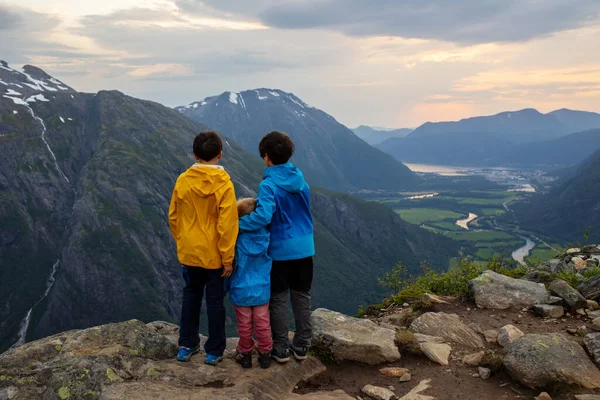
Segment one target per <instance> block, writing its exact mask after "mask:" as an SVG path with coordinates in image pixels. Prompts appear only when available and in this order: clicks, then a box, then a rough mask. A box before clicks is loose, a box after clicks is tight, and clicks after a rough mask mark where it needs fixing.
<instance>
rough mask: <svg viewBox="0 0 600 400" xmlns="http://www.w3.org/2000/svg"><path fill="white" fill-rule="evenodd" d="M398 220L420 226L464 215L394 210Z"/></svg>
mask: <svg viewBox="0 0 600 400" xmlns="http://www.w3.org/2000/svg"><path fill="white" fill-rule="evenodd" d="M395 211H396V213H397V214H398V215H400V218H402V219H403V220H405V221H406V222H408V223H410V224H415V225H421V224H422V223H423V222H426V221H429V222H432V221H442V220H444V219H459V218H462V217H464V216H465V215H464V214H459V213H457V212H454V211H448V210H439V209H435V208H405V209H398V210H395Z"/></svg>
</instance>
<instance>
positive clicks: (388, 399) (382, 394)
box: [362, 385, 396, 400]
mask: <svg viewBox="0 0 600 400" xmlns="http://www.w3.org/2000/svg"><path fill="white" fill-rule="evenodd" d="M362 392H363V393H364V394H366V395H367V396H369V397H371V398H373V399H376V400H392V399H395V398H396V394H395V393H394V392H392V391H391V390H390V389H387V388H383V387H379V386H373V385H365V386H364V387H363V388H362Z"/></svg>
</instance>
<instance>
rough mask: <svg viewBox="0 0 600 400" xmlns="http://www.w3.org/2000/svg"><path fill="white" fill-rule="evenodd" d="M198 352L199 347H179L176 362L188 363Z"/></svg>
mask: <svg viewBox="0 0 600 400" xmlns="http://www.w3.org/2000/svg"><path fill="white" fill-rule="evenodd" d="M199 351H200V346H196V347H184V346H181V347H180V348H179V353H177V361H183V362H186V361H190V358H191V357H192V356H193V355H194V354H196V353H198V352H199Z"/></svg>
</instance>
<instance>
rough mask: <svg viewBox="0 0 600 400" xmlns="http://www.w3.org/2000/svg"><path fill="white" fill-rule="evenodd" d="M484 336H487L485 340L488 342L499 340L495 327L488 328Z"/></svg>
mask: <svg viewBox="0 0 600 400" xmlns="http://www.w3.org/2000/svg"><path fill="white" fill-rule="evenodd" d="M483 336H485V340H486V342H488V343H497V342H498V331H497V330H495V329H488V330H487V331H484V332H483Z"/></svg>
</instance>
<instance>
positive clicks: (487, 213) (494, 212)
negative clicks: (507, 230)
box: [481, 208, 505, 216]
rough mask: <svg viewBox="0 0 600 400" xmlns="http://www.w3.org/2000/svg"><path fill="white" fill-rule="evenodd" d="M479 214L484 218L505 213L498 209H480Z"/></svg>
mask: <svg viewBox="0 0 600 400" xmlns="http://www.w3.org/2000/svg"><path fill="white" fill-rule="evenodd" d="M481 213H482V214H483V215H484V216H490V215H502V214H504V213H505V211H504V210H501V209H499V208H482V209H481Z"/></svg>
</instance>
